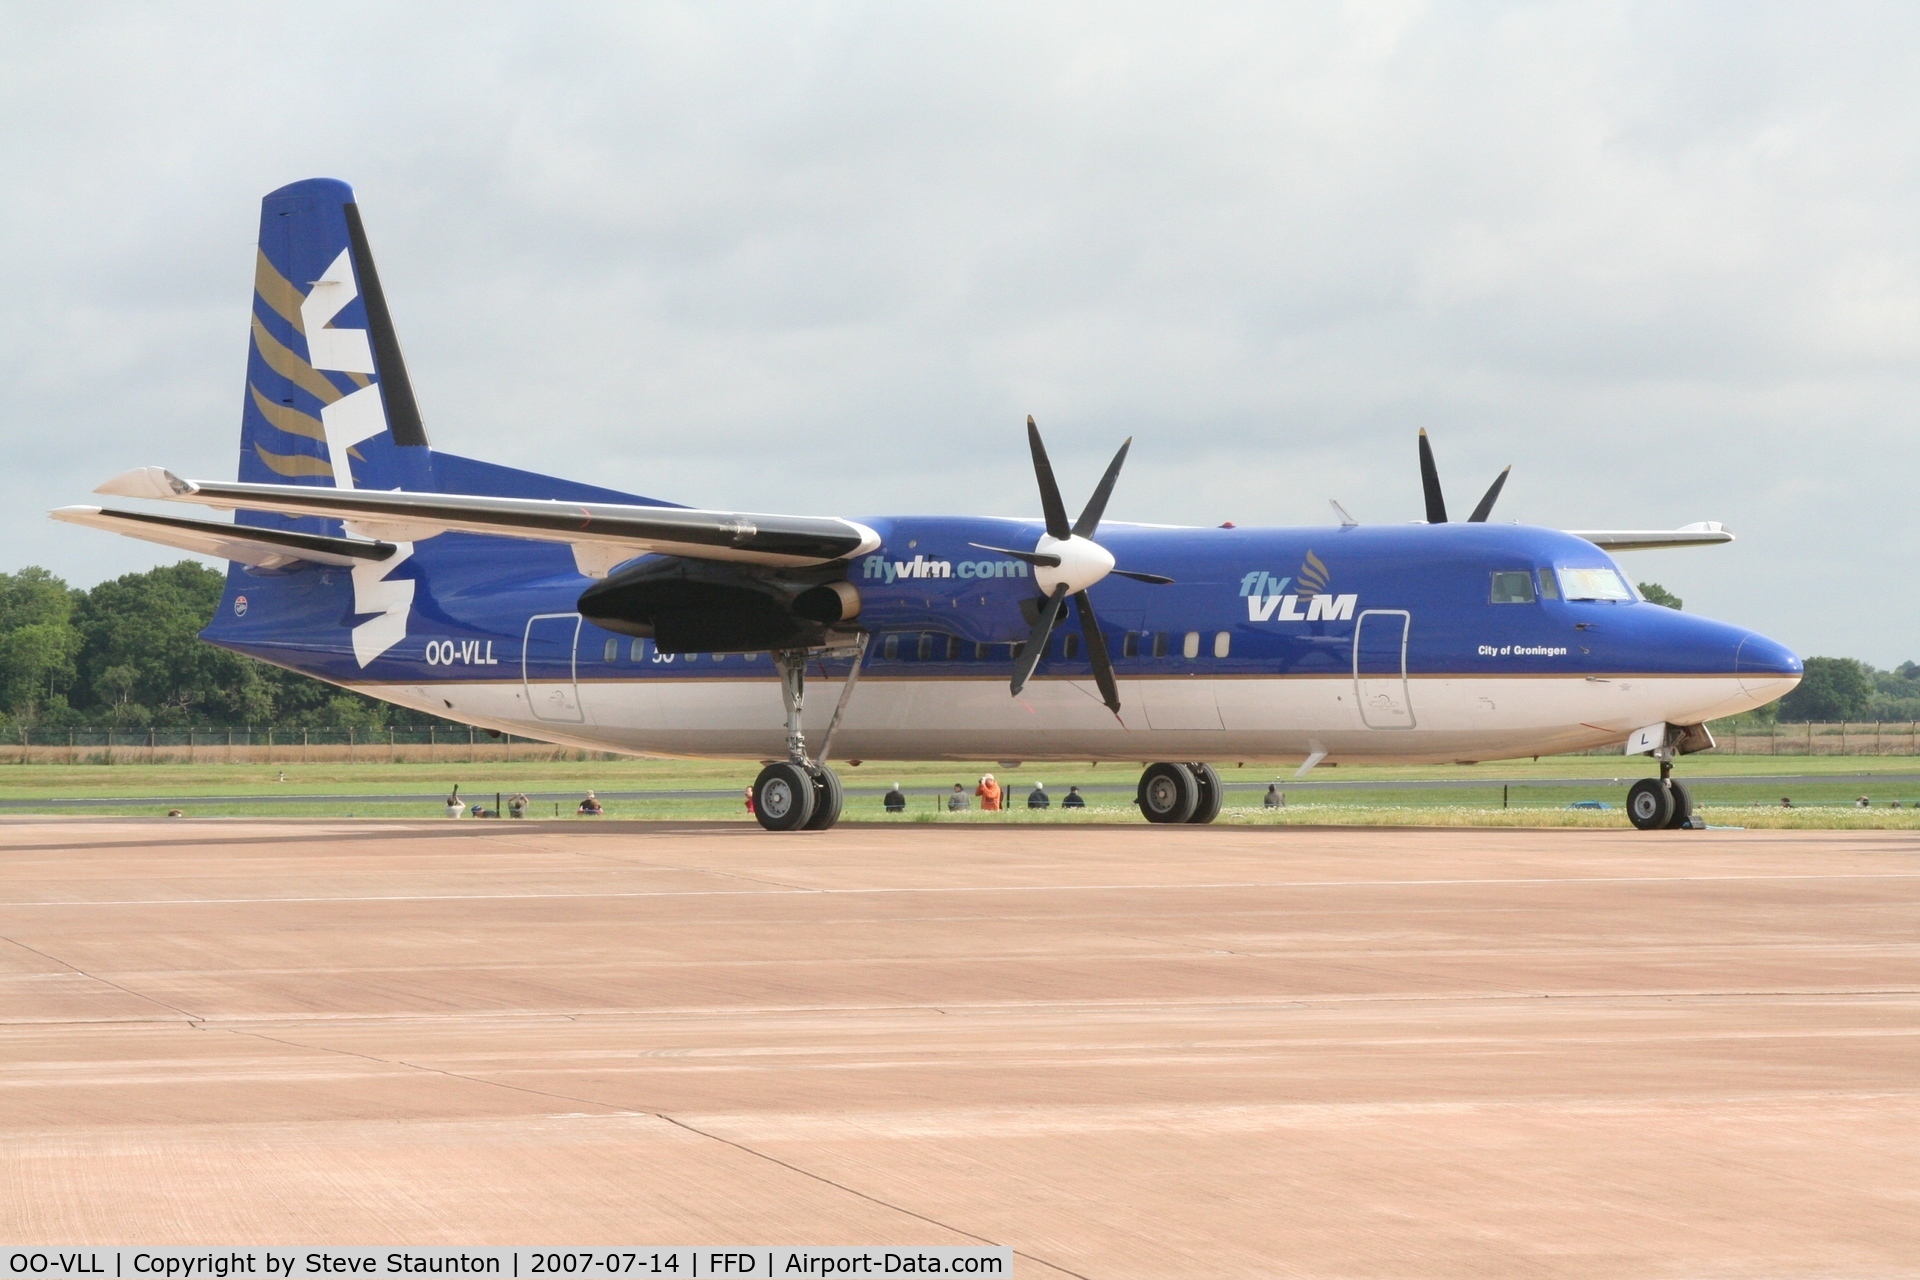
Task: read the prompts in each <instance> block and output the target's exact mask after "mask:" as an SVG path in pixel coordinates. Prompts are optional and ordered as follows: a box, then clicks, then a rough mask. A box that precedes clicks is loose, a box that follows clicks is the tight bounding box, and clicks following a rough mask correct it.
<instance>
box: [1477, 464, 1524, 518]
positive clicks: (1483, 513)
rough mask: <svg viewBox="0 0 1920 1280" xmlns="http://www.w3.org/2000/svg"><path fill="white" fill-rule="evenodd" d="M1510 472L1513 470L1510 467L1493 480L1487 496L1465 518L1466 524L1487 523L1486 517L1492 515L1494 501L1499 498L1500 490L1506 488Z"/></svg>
mask: <svg viewBox="0 0 1920 1280" xmlns="http://www.w3.org/2000/svg"><path fill="white" fill-rule="evenodd" d="M1511 470H1513V468H1512V467H1507V468H1506V469H1505V470H1503V471H1501V473H1500V474H1499V475H1497V476H1495V477H1494V478H1493V487H1492V488H1490V489H1488V490H1487V496H1486V497H1484V498H1482V499H1480V505H1479V506H1477V507H1475V508H1474V509H1473V514H1472V515H1470V516H1468V517H1467V523H1468V524H1485V523H1486V522H1487V517H1488V516H1490V515H1492V514H1493V503H1494V499H1496V498H1498V497H1499V496H1500V490H1501V489H1502V488H1504V487H1505V486H1506V483H1507V472H1508V471H1511Z"/></svg>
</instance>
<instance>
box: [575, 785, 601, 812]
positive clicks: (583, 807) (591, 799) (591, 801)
mask: <svg viewBox="0 0 1920 1280" xmlns="http://www.w3.org/2000/svg"><path fill="white" fill-rule="evenodd" d="M575 812H576V813H580V814H582V815H584V816H586V817H589V818H597V817H599V816H600V815H601V814H603V813H605V812H606V810H605V809H603V808H601V807H600V801H599V799H598V798H597V797H595V796H594V794H593V792H591V791H589V792H587V798H586V799H585V800H582V801H581V802H580V807H579V809H577V810H575Z"/></svg>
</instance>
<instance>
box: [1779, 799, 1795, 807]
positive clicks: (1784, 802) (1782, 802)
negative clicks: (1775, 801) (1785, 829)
mask: <svg viewBox="0 0 1920 1280" xmlns="http://www.w3.org/2000/svg"><path fill="white" fill-rule="evenodd" d="M1780 807H1781V808H1782V809H1791V808H1793V801H1791V800H1789V799H1787V798H1786V797H1785V796H1781V797H1780Z"/></svg>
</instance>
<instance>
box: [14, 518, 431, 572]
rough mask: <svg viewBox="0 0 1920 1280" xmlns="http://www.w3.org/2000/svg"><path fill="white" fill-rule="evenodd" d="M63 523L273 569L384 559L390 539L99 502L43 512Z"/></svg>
mask: <svg viewBox="0 0 1920 1280" xmlns="http://www.w3.org/2000/svg"><path fill="white" fill-rule="evenodd" d="M47 514H48V515H50V516H51V517H52V518H53V519H55V520H64V521H65V522H66V523H68V524H83V525H86V526H88V527H89V528H93V529H105V530H107V531H108V532H109V533H120V534H125V535H126V536H127V537H129V538H140V539H142V540H143V541H146V542H158V543H160V544H161V545H162V546H168V547H179V548H180V549H181V550H182V551H192V552H194V553H196V554H198V555H203V556H218V557H219V558H221V559H224V560H237V561H239V562H240V563H241V564H250V565H253V566H254V567H255V568H259V569H279V568H283V567H285V566H286V565H290V564H295V563H297V562H299V561H302V560H306V561H311V562H312V563H315V564H338V565H354V564H358V563H359V562H360V561H362V560H385V559H386V558H387V557H388V556H390V555H392V554H393V550H394V548H393V544H392V543H390V542H361V541H358V540H356V539H353V538H329V537H326V536H325V535H323V534H317V533H293V532H291V531H289V530H285V529H256V528H253V527H251V526H248V525H235V524H227V523H225V522H223V521H219V520H188V519H185V518H183V517H180V516H156V515H149V514H147V513H146V512H144V511H103V510H101V509H100V508H99V507H61V508H59V509H58V510H57V511H50V512H48V513H47Z"/></svg>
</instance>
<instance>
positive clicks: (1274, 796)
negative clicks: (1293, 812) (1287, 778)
mask: <svg viewBox="0 0 1920 1280" xmlns="http://www.w3.org/2000/svg"><path fill="white" fill-rule="evenodd" d="M1286 803H1287V796H1286V793H1285V792H1284V791H1282V790H1280V784H1279V783H1277V782H1269V783H1268V784H1267V798H1266V799H1265V800H1264V801H1262V805H1263V807H1265V808H1268V809H1279V808H1282V807H1284V806H1285V805H1286Z"/></svg>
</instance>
